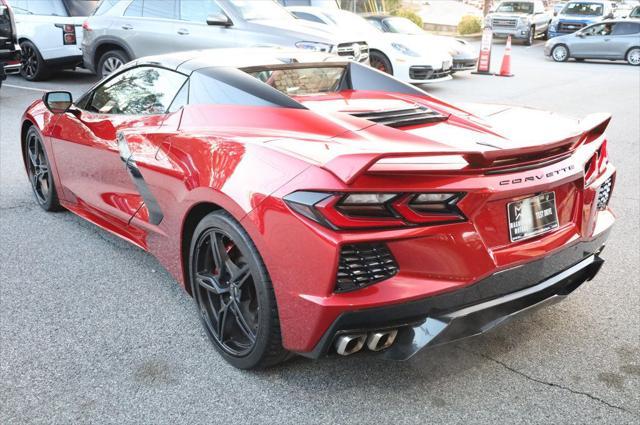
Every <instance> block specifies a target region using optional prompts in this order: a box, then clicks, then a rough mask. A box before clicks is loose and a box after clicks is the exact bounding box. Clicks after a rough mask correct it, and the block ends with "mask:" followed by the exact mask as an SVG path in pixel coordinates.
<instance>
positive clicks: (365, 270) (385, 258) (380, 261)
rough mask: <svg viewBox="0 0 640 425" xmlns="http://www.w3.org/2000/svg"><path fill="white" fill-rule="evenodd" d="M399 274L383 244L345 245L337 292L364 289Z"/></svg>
mask: <svg viewBox="0 0 640 425" xmlns="http://www.w3.org/2000/svg"><path fill="white" fill-rule="evenodd" d="M397 272H398V265H397V264H396V260H395V258H393V255H392V254H391V251H389V248H387V246H386V245H385V244H383V243H364V244H357V245H344V246H343V247H342V249H341V250H340V263H339V265H338V275H337V277H338V279H337V284H336V292H348V291H353V290H356V289H360V288H364V287H365V286H368V285H372V284H374V283H377V282H380V281H382V280H385V279H389V278H390V277H392V276H394V275H395V274H396V273H397Z"/></svg>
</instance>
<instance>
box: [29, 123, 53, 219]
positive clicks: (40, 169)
mask: <svg viewBox="0 0 640 425" xmlns="http://www.w3.org/2000/svg"><path fill="white" fill-rule="evenodd" d="M24 153H25V163H26V166H27V176H28V177H29V182H30V183H31V189H33V194H34V195H35V198H36V201H37V202H38V205H40V206H41V207H42V209H44V210H45V211H60V210H62V207H61V206H60V202H59V200H58V193H57V192H56V187H55V183H54V181H53V175H52V174H51V165H50V164H49V158H48V157H47V152H46V151H45V149H44V145H43V143H42V139H41V138H40V134H39V133H38V131H37V130H36V129H35V127H31V128H30V129H29V131H27V136H26V138H25V140H24Z"/></svg>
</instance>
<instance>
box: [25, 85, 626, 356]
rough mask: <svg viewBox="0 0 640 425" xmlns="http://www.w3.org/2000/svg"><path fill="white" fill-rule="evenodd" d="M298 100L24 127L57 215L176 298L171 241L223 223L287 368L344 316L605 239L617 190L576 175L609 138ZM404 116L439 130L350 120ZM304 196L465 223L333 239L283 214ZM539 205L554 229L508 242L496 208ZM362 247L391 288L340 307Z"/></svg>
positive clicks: (358, 295)
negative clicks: (609, 194) (33, 131)
mask: <svg viewBox="0 0 640 425" xmlns="http://www.w3.org/2000/svg"><path fill="white" fill-rule="evenodd" d="M297 100H298V101H301V102H302V103H304V104H305V105H306V106H307V107H309V108H310V109H309V110H303V109H285V108H269V107H248V106H227V105H222V106H207V105H198V106H187V107H185V108H184V109H182V110H180V111H179V112H176V113H174V114H169V115H166V116H165V115H162V116H157V115H156V116H146V117H122V116H113V115H111V116H104V115H99V114H91V113H85V112H82V113H81V114H80V115H79V117H78V116H76V115H74V114H72V113H66V114H63V115H52V114H51V113H50V112H49V111H48V110H47V109H46V108H44V107H43V105H42V103H41V102H36V103H35V104H34V105H32V106H31V107H30V108H29V109H28V110H27V112H26V114H25V120H26V121H28V122H30V123H33V124H34V125H35V126H36V127H37V128H38V129H39V131H40V132H41V134H42V135H43V136H44V137H43V139H44V141H45V146H46V149H47V150H48V151H49V153H50V158H52V166H53V168H54V169H55V170H54V171H55V173H54V176H55V182H56V185H57V186H58V187H59V188H60V190H59V192H60V193H59V196H60V197H61V201H62V203H63V205H64V206H66V207H67V208H68V209H70V210H71V211H73V212H75V213H77V214H79V215H81V216H82V217H84V218H86V219H88V220H91V221H93V222H94V223H96V224H97V225H99V226H101V227H103V228H104V229H106V230H109V231H111V232H113V233H115V234H117V235H119V236H122V237H124V238H126V239H128V240H130V241H131V242H133V243H135V244H137V245H138V246H141V247H143V248H144V249H147V250H149V251H150V252H151V253H152V254H153V255H155V256H156V257H157V258H158V259H159V260H160V262H161V263H162V264H163V265H164V266H165V267H166V268H167V269H168V270H169V271H170V272H171V273H172V274H173V275H174V276H175V278H176V279H177V280H178V281H179V282H180V283H181V284H182V285H183V286H188V283H187V282H185V270H183V256H184V252H183V250H182V243H183V240H182V238H183V228H184V225H185V220H186V219H187V217H188V214H189V212H190V211H192V210H193V209H194V208H195V207H196V206H198V205H200V204H203V203H206V204H215V205H217V206H219V207H221V208H224V209H225V210H227V211H228V212H229V213H230V214H232V215H233V216H234V217H235V218H236V219H237V220H238V221H240V222H241V224H242V225H243V226H244V228H245V229H246V230H247V232H248V233H249V235H250V236H251V238H252V239H253V241H254V242H255V244H256V246H257V247H258V250H259V252H260V254H261V255H262V257H263V259H264V262H265V264H266V266H267V269H268V272H269V274H270V277H271V280H272V281H273V284H274V288H275V291H276V298H277V301H278V309H279V313H280V321H281V326H282V335H283V343H284V345H285V347H286V348H287V349H290V350H292V351H297V352H308V351H311V350H312V349H313V348H314V346H315V345H316V344H317V342H318V340H319V339H320V337H321V336H322V335H323V333H324V332H325V331H326V330H327V328H328V327H329V326H330V324H331V323H332V322H333V321H334V320H335V319H336V318H337V317H338V315H340V313H342V312H344V311H350V310H358V309H362V308H367V307H375V306H383V305H387V304H397V303H403V302H406V301H409V300H415V299H420V298H425V297H429V296H433V295H436V294H440V293H443V292H447V291H453V290H456V289H459V288H462V287H465V286H468V285H471V284H473V283H474V282H476V281H478V280H479V279H482V278H484V277H487V276H489V275H491V274H493V273H495V272H497V271H499V270H503V269H507V268H511V267H514V266H517V265H519V264H523V263H526V262H530V261H532V260H535V259H538V258H541V257H544V256H548V255H553V253H554V252H556V251H558V250H561V249H563V248H566V247H567V246H569V245H571V244H573V243H576V242H578V241H583V240H590V239H593V238H594V237H595V236H596V235H598V234H600V233H602V232H603V231H605V230H607V229H608V228H609V227H610V226H611V225H612V224H613V221H614V217H613V215H612V213H611V212H610V211H609V210H608V209H606V210H601V211H599V210H597V209H596V208H595V203H596V197H597V194H596V190H597V188H598V187H599V185H600V184H601V183H602V182H603V181H604V180H606V179H607V178H609V177H611V176H612V175H614V173H615V170H614V169H613V167H612V166H611V165H609V164H606V163H602V164H599V166H598V169H597V171H596V173H595V177H594V178H593V180H592V181H589V182H588V184H586V185H585V164H587V163H588V161H589V160H590V159H591V158H592V157H593V156H594V153H595V152H596V151H597V150H598V149H599V148H600V147H601V146H602V144H603V143H604V142H605V139H604V135H603V134H602V132H603V131H604V127H602V128H601V129H599V128H597V126H596V127H591V128H584V126H585V125H586V123H577V122H576V121H575V120H569V119H565V118H561V117H557V116H555V115H553V114H548V113H543V112H539V111H532V110H519V109H513V108H506V107H491V108H490V109H488V110H485V111H484V112H486V113H487V114H486V115H487V116H488V118H486V119H481V118H478V117H477V116H475V115H473V114H471V113H467V112H464V111H463V110H461V109H459V108H455V107H453V106H451V105H447V104H445V103H444V102H441V101H438V100H436V99H431V98H418V97H415V96H407V95H393V94H388V93H377V92H376V93H371V92H369V93H362V92H344V93H338V94H331V95H318V96H313V97H305V98H298V99H297ZM415 103H420V104H424V105H426V106H428V107H430V108H432V109H434V110H436V111H439V112H440V113H442V114H445V115H447V116H448V117H449V118H448V120H446V121H444V122H438V123H430V124H423V125H420V126H413V127H410V128H405V129H396V128H391V127H386V126H383V125H380V124H375V123H373V122H370V121H367V120H364V119H362V118H356V117H353V116H351V115H348V114H346V113H345V111H346V112H353V111H363V110H378V109H385V108H388V109H394V108H398V107H399V105H405V104H406V105H412V104H415ZM604 120H606V117H605V118H603V119H600V121H599V122H604ZM541 123H543V125H541ZM604 126H606V123H605V124H604ZM534 130H535V132H534ZM118 131H123V132H124V134H125V138H126V143H127V144H128V147H129V149H130V150H131V153H132V155H133V158H135V162H136V164H137V165H138V167H139V169H140V172H141V174H142V176H143V178H144V181H145V182H146V185H147V186H148V188H149V191H150V192H151V193H152V195H153V196H154V198H155V199H156V200H157V204H158V206H159V209H160V210H161V211H162V215H163V218H162V220H161V221H160V222H159V223H157V224H154V223H153V222H152V220H150V214H151V213H152V211H150V210H149V206H148V205H146V204H145V203H144V198H143V196H142V195H141V193H140V191H139V189H138V188H137V187H136V185H135V184H134V183H133V181H132V179H131V176H130V175H128V173H127V169H126V167H125V166H124V163H123V161H122V160H121V158H120V154H119V150H118V141H117V137H116V134H117V132H118ZM558 146H566V147H567V148H566V149H567V150H566V154H564V153H563V155H564V156H562V157H558V160H557V161H556V162H554V163H551V164H546V165H544V164H543V165H540V166H539V167H533V168H530V169H528V170H524V171H522V170H519V171H513V172H500V173H496V174H491V173H487V172H486V170H487V169H488V168H490V167H493V166H497V165H496V164H498V162H499V161H505V160H507V159H508V158H507V156H514V155H521V156H523V158H524V155H532V154H535V153H536V152H538V151H542V150H544V149H547V150H551V149H555V148H556V147H558ZM442 155H445V156H446V155H460V157H461V158H465V160H466V161H467V163H469V164H470V165H468V166H467V167H462V168H461V169H458V170H455V169H449V170H446V167H444V169H436V168H437V167H436V168H433V169H431V168H430V166H429V165H424V164H421V163H419V161H418V162H412V161H405V162H404V163H401V164H398V163H396V164H394V162H393V161H392V162H384V161H381V160H383V159H384V158H387V159H388V158H389V157H398V156H399V157H401V158H402V157H404V158H406V157H418V156H442ZM396 160H397V158H396ZM522 161H524V159H523V160H522ZM474 167H475V168H474ZM590 178H591V177H590ZM299 190H306V191H327V192H363V191H366V192H407V193H414V192H415V193H420V192H429V191H445V192H463V193H465V196H464V198H462V200H461V201H460V202H459V204H458V207H459V209H460V210H461V212H462V213H463V214H464V216H465V218H466V219H465V220H464V221H460V222H456V223H450V224H438V225H431V226H422V225H419V226H412V227H400V228H394V229H374V230H371V229H369V230H342V231H338V230H332V229H329V228H327V227H323V226H321V225H320V224H318V223H316V222H313V221H311V220H308V219H306V218H305V217H302V216H301V215H299V214H296V213H295V212H293V211H292V210H291V209H290V208H289V207H288V206H287V204H286V203H285V202H284V201H283V197H285V196H286V195H289V194H291V193H293V192H295V191H299ZM549 191H554V192H555V196H556V203H557V209H558V218H559V227H558V228H557V229H555V230H553V231H551V232H549V233H546V234H544V235H541V236H538V237H534V238H532V239H528V240H524V241H520V242H515V243H512V242H510V239H509V233H508V227H507V216H506V215H507V204H508V203H509V202H513V201H514V200H518V199H522V198H526V197H528V196H532V195H534V194H537V193H540V192H549ZM366 241H384V242H386V243H387V244H388V246H389V248H390V250H391V252H392V253H393V256H394V257H395V258H396V260H397V262H398V265H399V272H398V274H396V275H395V276H394V277H392V278H390V279H387V280H385V281H383V282H380V283H377V284H374V285H371V286H369V287H366V288H363V289H360V290H357V291H354V292H350V293H335V292H334V288H335V280H336V268H337V264H338V255H339V251H340V246H341V245H343V244H346V243H355V242H366Z"/></svg>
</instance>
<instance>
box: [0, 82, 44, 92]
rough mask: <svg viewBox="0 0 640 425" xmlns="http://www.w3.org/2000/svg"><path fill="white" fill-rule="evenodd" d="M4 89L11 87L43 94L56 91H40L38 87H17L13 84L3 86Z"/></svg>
mask: <svg viewBox="0 0 640 425" xmlns="http://www.w3.org/2000/svg"><path fill="white" fill-rule="evenodd" d="M2 87H11V88H12V89H21V90H31V91H39V92H42V93H46V92H49V91H55V90H51V89H39V88H36V87H25V86H16V85H13V84H3V85H2Z"/></svg>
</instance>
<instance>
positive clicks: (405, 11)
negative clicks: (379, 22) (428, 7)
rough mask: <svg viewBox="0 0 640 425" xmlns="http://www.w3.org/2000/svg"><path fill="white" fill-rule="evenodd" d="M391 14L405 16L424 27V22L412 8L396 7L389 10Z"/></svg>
mask: <svg viewBox="0 0 640 425" xmlns="http://www.w3.org/2000/svg"><path fill="white" fill-rule="evenodd" d="M391 14H392V15H395V16H401V17H403V18H407V19H409V20H410V21H413V23H415V24H416V25H417V26H419V27H420V28H424V23H423V22H422V18H421V17H420V15H418V14H417V13H416V12H414V11H413V10H409V9H398V10H394V11H392V12H391Z"/></svg>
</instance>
